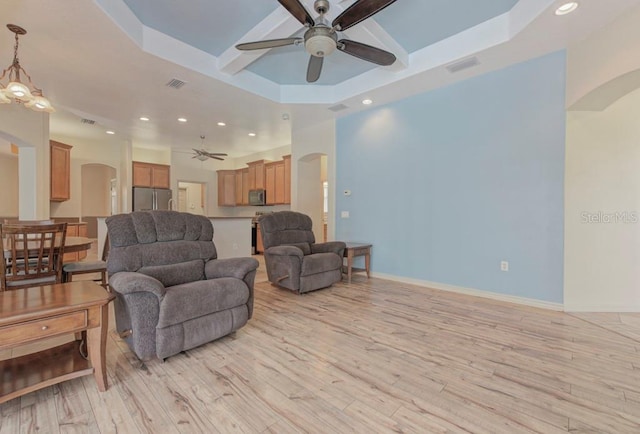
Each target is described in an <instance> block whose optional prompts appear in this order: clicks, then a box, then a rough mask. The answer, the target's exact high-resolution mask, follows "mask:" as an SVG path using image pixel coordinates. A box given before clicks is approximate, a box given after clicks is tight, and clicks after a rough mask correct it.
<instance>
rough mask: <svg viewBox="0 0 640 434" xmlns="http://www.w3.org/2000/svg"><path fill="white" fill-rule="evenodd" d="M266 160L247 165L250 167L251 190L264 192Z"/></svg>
mask: <svg viewBox="0 0 640 434" xmlns="http://www.w3.org/2000/svg"><path fill="white" fill-rule="evenodd" d="M264 164H265V161H264V160H258V161H252V162H251V163H247V166H249V190H262V189H264V188H265V184H264Z"/></svg>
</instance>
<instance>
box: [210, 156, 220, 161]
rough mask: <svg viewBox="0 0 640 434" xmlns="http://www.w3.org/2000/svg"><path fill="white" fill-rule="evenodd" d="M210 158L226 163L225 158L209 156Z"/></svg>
mask: <svg viewBox="0 0 640 434" xmlns="http://www.w3.org/2000/svg"><path fill="white" fill-rule="evenodd" d="M209 157H210V158H213V159H214V160H220V161H224V158H220V157H216V156H213V155H209Z"/></svg>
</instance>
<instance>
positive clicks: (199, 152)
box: [191, 136, 227, 161]
mask: <svg viewBox="0 0 640 434" xmlns="http://www.w3.org/2000/svg"><path fill="white" fill-rule="evenodd" d="M200 139H201V140H202V145H201V146H200V149H196V148H192V149H193V152H194V155H193V157H191V158H197V159H198V160H200V161H206V160H208V159H209V158H213V159H214V160H220V161H224V158H221V157H226V156H227V154H224V153H222V152H209V151H207V150H206V149H204V136H200Z"/></svg>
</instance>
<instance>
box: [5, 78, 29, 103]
mask: <svg viewBox="0 0 640 434" xmlns="http://www.w3.org/2000/svg"><path fill="white" fill-rule="evenodd" d="M4 93H5V95H7V96H9V97H10V98H18V99H19V100H21V101H31V100H32V99H33V95H31V91H30V90H29V88H28V87H27V86H26V85H24V84H22V83H20V82H19V81H12V82H10V83H9V84H8V85H7V88H6V89H5V90H4Z"/></svg>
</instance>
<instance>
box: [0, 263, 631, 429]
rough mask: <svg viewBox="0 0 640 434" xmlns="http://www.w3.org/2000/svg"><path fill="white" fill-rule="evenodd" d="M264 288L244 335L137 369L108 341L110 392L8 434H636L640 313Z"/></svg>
mask: <svg viewBox="0 0 640 434" xmlns="http://www.w3.org/2000/svg"><path fill="white" fill-rule="evenodd" d="M261 270H264V267H262V266H261ZM257 280H259V282H258V283H257V284H256V300H255V311H254V317H253V318H252V319H251V320H250V321H249V323H248V325H247V326H245V327H244V328H242V329H240V330H238V331H237V332H236V333H234V334H233V335H231V336H228V337H225V338H223V339H220V340H218V341H216V342H212V343H210V344H207V345H204V346H202V347H199V348H196V349H194V350H190V351H187V352H186V353H184V354H180V355H177V356H174V357H171V358H169V359H168V360H167V361H166V362H165V363H162V362H161V361H158V360H154V361H150V362H146V363H141V362H139V361H138V360H137V359H136V358H135V357H134V356H133V355H132V354H131V352H130V351H129V350H128V349H127V347H126V346H125V345H124V344H123V343H122V341H121V340H120V339H119V338H118V337H117V335H116V334H115V333H114V332H112V333H110V336H109V341H108V348H107V368H108V376H109V386H110V387H109V389H108V390H107V391H106V392H104V393H99V392H98V391H97V387H96V384H95V382H94V381H93V378H92V377H84V378H81V379H76V380H72V381H69V382H66V383H62V384H60V385H57V386H53V387H49V388H47V389H44V390H42V391H39V392H36V393H33V394H30V395H26V396H24V397H22V398H20V399H16V400H13V401H10V402H8V403H5V404H3V405H0V415H1V416H2V418H1V419H0V433H5V432H6V433H18V432H23V433H24V432H35V431H38V432H52V433H58V432H81V433H87V432H89V433H94V432H95V433H98V432H100V433H116V432H118V433H137V432H143V433H147V432H148V433H199V432H202V433H217V432H244V433H289V432H291V433H293V432H317V433H349V432H358V433H377V432H414V433H432V432H433V433H439V432H473V433H520V432H540V433H556V432H568V431H571V432H585V433H586V432H589V433H639V432H640V352H639V351H640V315H635V314H624V315H618V314H580V315H569V314H566V313H561V312H552V311H546V310H541V309H535V308H529V307H522V306H518V305H513V304H509V303H502V302H497V301H493V300H488V299H482V298H475V297H470V296H463V295H457V294H451V293H446V292H441V291H435V290H429V289H425V288H421V287H416V286H411V285H405V284H399V283H394V282H389V281H384V280H380V279H370V280H368V281H367V280H366V278H365V277H364V276H362V275H356V276H354V279H353V283H352V284H351V285H346V284H338V285H334V286H333V287H332V288H329V289H325V290H320V291H315V292H312V293H309V294H306V295H302V296H300V295H296V294H293V293H291V292H289V291H287V290H281V289H277V288H274V287H273V286H271V285H270V284H268V283H267V282H265V280H266V277H265V275H264V272H262V271H261V273H260V274H259V276H258V279H257Z"/></svg>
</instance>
